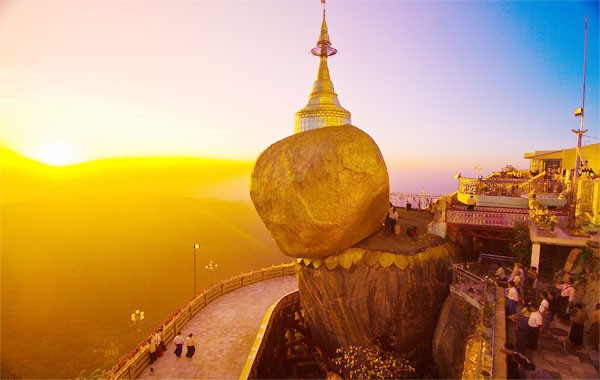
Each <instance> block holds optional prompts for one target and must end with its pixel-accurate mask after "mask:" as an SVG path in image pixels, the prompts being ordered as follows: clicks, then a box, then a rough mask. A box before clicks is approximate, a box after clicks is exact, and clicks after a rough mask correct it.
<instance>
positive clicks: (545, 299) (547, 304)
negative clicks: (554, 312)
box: [539, 292, 550, 336]
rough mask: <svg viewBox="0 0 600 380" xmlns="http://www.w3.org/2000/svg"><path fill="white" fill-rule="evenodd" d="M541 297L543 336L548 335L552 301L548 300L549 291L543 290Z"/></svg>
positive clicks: (540, 309)
mask: <svg viewBox="0 0 600 380" xmlns="http://www.w3.org/2000/svg"><path fill="white" fill-rule="evenodd" d="M540 298H541V299H542V302H540V308H539V312H540V314H541V315H542V327H541V329H540V335H541V336H548V326H550V323H548V312H549V311H550V302H548V292H541V293H540Z"/></svg>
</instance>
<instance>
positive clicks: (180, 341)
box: [173, 332, 196, 359]
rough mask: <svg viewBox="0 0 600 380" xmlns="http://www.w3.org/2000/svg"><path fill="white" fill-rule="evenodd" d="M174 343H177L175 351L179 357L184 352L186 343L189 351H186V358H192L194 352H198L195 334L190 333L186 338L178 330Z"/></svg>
mask: <svg viewBox="0 0 600 380" xmlns="http://www.w3.org/2000/svg"><path fill="white" fill-rule="evenodd" d="M173 343H174V344H175V351H173V353H174V354H175V356H177V358H178V359H179V358H180V357H181V355H182V354H183V345H184V344H185V346H186V348H187V352H186V353H185V357H186V358H192V357H193V356H194V353H195V352H196V341H195V339H194V334H191V333H190V335H188V336H187V337H186V338H185V339H184V338H183V337H182V336H181V332H178V333H177V335H175V338H173Z"/></svg>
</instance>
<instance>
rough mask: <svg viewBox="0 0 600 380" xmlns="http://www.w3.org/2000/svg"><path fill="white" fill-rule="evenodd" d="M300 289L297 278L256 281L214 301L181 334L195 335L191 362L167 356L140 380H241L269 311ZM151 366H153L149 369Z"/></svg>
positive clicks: (170, 353)
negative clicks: (194, 346)
mask: <svg viewBox="0 0 600 380" xmlns="http://www.w3.org/2000/svg"><path fill="white" fill-rule="evenodd" d="M297 289H298V284H297V282H296V276H295V275H287V276H282V277H277V278H273V279H270V280H266V281H261V282H257V283H255V284H251V285H248V286H245V287H242V288H240V289H237V290H235V291H233V292H229V293H227V294H224V295H222V296H221V297H219V298H217V299H215V300H214V301H212V302H211V303H209V304H208V305H206V307H205V308H203V309H202V310H200V311H199V312H198V313H197V314H196V315H195V316H194V317H193V318H192V319H191V320H190V321H188V322H187V323H186V325H185V326H184V328H183V330H182V331H181V332H182V335H183V336H187V335H188V334H190V333H193V334H194V338H195V340H196V354H195V355H194V357H193V358H191V359H189V358H186V357H185V351H186V349H185V348H184V349H183V352H184V355H182V357H181V358H179V359H178V358H177V357H176V356H175V355H174V354H173V350H174V349H175V345H174V344H173V342H169V343H168V344H167V349H168V350H167V352H165V354H164V356H162V357H160V358H158V360H157V361H156V362H155V363H154V364H153V365H152V366H148V367H146V369H145V370H144V371H143V372H142V374H141V375H140V376H139V378H141V379H238V378H239V376H240V373H241V372H242V368H243V367H244V364H245V362H246V359H247V358H248V354H249V353H250V349H251V348H252V345H253V344H254V340H255V338H256V334H257V332H258V329H259V327H260V325H261V323H262V321H263V318H264V316H265V313H266V312H267V309H268V308H269V307H270V306H271V305H272V304H273V303H275V302H276V301H277V300H278V299H279V298H281V297H282V296H284V295H286V294H288V293H290V292H292V291H294V290H297ZM150 368H153V371H151V369H150Z"/></svg>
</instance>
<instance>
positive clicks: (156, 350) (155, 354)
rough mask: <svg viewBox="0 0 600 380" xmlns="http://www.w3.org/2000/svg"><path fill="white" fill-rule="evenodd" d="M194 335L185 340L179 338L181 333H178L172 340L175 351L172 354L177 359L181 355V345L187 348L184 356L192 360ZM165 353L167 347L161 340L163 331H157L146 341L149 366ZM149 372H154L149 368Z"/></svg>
mask: <svg viewBox="0 0 600 380" xmlns="http://www.w3.org/2000/svg"><path fill="white" fill-rule="evenodd" d="M193 335H194V334H190V335H188V336H187V337H186V338H185V339H184V338H183V337H182V336H181V332H178V333H177V335H176V336H175V338H173V343H174V344H175V351H173V353H174V354H175V356H177V358H180V357H181V355H182V354H183V345H184V344H185V346H186V347H187V352H186V354H185V356H186V357H187V358H192V357H193V356H194V353H195V352H196V341H195V340H194V338H193ZM166 351H167V345H166V344H165V342H164V340H163V331H162V329H161V330H159V331H157V332H156V333H155V334H153V335H152V336H151V337H150V340H149V341H148V352H149V353H150V365H152V364H153V363H154V362H155V361H156V360H157V358H159V357H161V356H163V355H164V352H166ZM150 372H154V368H152V367H150Z"/></svg>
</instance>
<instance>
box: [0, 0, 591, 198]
mask: <svg viewBox="0 0 600 380" xmlns="http://www.w3.org/2000/svg"><path fill="white" fill-rule="evenodd" d="M598 14H599V9H598V2H597V1H593V2H577V1H569V2H555V1H552V2H527V1H524V2H502V1H498V2H492V1H465V2H450V1H447V2H446V1H437V2H430V1H366V0H362V1H360V0H359V1H356V0H355V1H343V0H330V1H328V3H327V22H328V26H329V32H330V37H331V41H332V43H333V46H334V47H335V48H337V49H338V55H336V56H334V57H331V58H330V59H329V68H330V70H331V77H332V80H333V83H334V86H335V90H336V92H337V93H338V95H339V99H340V102H341V105H342V106H343V107H344V108H346V109H347V110H349V111H350V112H351V113H352V121H353V124H354V125H356V126H357V127H359V128H361V129H363V130H364V131H365V132H367V133H368V134H369V135H371V136H372V137H373V139H374V140H375V141H376V142H377V143H378V145H379V147H380V149H381V151H382V153H383V155H384V158H385V160H386V162H387V165H388V168H389V171H390V177H391V181H392V190H393V191H420V190H428V191H434V192H435V191H442V190H441V189H442V187H440V186H438V185H437V183H438V182H439V181H443V182H444V183H445V184H446V185H444V187H443V190H444V191H447V190H449V189H447V187H448V188H449V187H452V186H454V185H453V184H452V180H451V175H452V174H453V173H457V172H459V171H461V172H462V173H463V175H465V176H472V175H475V171H474V166H475V165H476V164H479V165H480V166H481V167H482V170H481V174H485V173H489V172H491V171H493V170H498V169H500V168H502V167H503V166H504V165H506V164H512V165H515V166H517V167H520V168H526V167H527V161H525V160H524V159H523V154H524V153H525V152H531V151H534V150H551V149H562V148H569V147H572V146H574V145H575V143H576V137H575V135H574V134H573V133H572V132H571V129H577V128H578V127H579V119H578V118H575V117H574V116H573V109H574V108H576V107H580V106H581V98H582V83H583V52H584V48H583V45H584V19H585V16H586V15H587V16H588V22H589V40H588V50H587V52H588V61H587V87H586V99H585V101H586V119H585V127H586V128H587V129H589V132H588V135H589V136H591V137H585V138H584V143H595V142H598V137H599V135H600V133H599V131H598V122H599V119H600V117H599V115H600V111H599V104H600V99H599V95H598V92H599V87H600V86H599V72H600V69H599V64H598V62H599V57H598V52H599V45H598V36H599V30H598ZM320 24H321V4H320V2H319V1H318V0H302V1H293V0H285V1H282V0H279V1H275V0H273V1H271V0H243V1H242V0H231V1H224V0H218V1H212V0H211V1H209V0H172V1H167V0H160V1H159V0H143V1H142V0H85V1H80V0H12V1H11V0H5V1H2V2H0V146H3V147H8V148H10V149H12V150H15V151H17V152H19V153H21V154H23V155H25V156H28V157H31V158H34V159H37V160H41V161H45V162H47V163H51V164H65V163H73V162H81V161H87V160H93V159H98V158H108V157H123V156H199V157H211V158H228V159H241V160H249V161H254V160H255V159H256V158H257V156H258V155H259V154H260V152H261V151H263V150H264V149H265V148H267V147H268V146H269V145H270V144H272V143H274V142H276V141H278V140H280V139H282V138H284V137H286V136H289V135H291V134H292V133H293V128H294V113H295V112H296V111H298V110H300V109H301V108H303V107H304V106H305V105H306V103H307V100H308V94H309V93H310V90H311V87H312V84H313V81H314V79H315V77H316V73H317V67H318V59H317V58H316V57H314V56H312V55H311V54H310V49H311V48H312V47H313V46H315V43H316V40H317V37H318V35H319V28H320ZM436 186H438V187H439V188H440V190H438V189H437V187H436Z"/></svg>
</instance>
